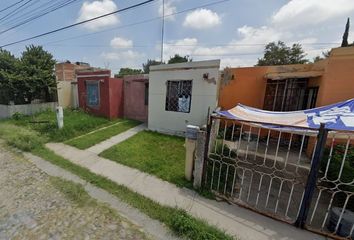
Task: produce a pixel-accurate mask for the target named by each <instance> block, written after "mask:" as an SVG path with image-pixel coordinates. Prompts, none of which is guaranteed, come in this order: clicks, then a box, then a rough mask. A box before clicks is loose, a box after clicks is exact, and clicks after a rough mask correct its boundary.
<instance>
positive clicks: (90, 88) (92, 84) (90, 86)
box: [86, 81, 100, 107]
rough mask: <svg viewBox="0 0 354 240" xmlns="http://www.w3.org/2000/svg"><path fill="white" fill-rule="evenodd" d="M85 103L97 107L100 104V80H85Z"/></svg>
mask: <svg viewBox="0 0 354 240" xmlns="http://www.w3.org/2000/svg"><path fill="white" fill-rule="evenodd" d="M86 92H87V105H88V106H90V107H97V106H98V105H99V104H100V82H99V81H86Z"/></svg>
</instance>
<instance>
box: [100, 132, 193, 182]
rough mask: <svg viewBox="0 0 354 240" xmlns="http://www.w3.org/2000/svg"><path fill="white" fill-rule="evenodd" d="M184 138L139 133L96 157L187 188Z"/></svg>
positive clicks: (153, 133) (154, 133)
mask: <svg viewBox="0 0 354 240" xmlns="http://www.w3.org/2000/svg"><path fill="white" fill-rule="evenodd" d="M184 141H185V140H184V138H181V137H175V136H169V135H165V134H160V133H156V132H151V131H143V132H140V133H138V134H136V135H134V136H133V137H131V138H129V139H128V140H126V141H124V142H122V143H120V144H117V145H115V146H113V147H111V148H109V149H107V150H105V151H104V152H102V153H101V154H100V156H102V157H104V158H108V159H111V160H113V161H116V162H119V163H121V164H124V165H127V166H130V167H133V168H137V169H139V170H141V171H144V172H147V173H151V174H153V175H155V176H157V177H159V178H161V179H163V180H166V181H169V182H171V183H174V184H176V185H178V186H186V187H191V183H190V182H188V181H187V180H185V178H184V162H185V156H186V151H185V148H184V146H183V145H184Z"/></svg>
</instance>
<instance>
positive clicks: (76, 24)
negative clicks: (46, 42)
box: [0, 0, 156, 48]
mask: <svg viewBox="0 0 354 240" xmlns="http://www.w3.org/2000/svg"><path fill="white" fill-rule="evenodd" d="M29 1H31V0H29ZM153 1H156V0H147V1H144V2H141V3H138V4H135V5H132V6H129V7H126V8H122V9H119V10H116V11H113V12H110V13H107V14H103V15H100V16H98V17H94V18H90V19H88V20H84V21H81V22H78V23H74V24H70V25H68V26H65V27H61V28H57V29H55V30H52V31H49V32H45V33H41V34H38V35H35V36H33V37H29V38H25V39H21V40H19V41H15V42H12V43H7V44H5V45H2V46H0V48H3V47H7V46H11V45H14V44H17V43H21V42H26V41H28V40H32V39H35V38H39V37H43V36H46V35H49V34H53V33H56V32H60V31H63V30H66V29H69V28H72V27H75V26H78V25H81V24H84V23H87V22H92V21H94V20H97V19H100V18H104V17H107V16H110V15H113V14H116V13H120V12H123V11H127V10H130V9H133V8H136V7H140V6H142V5H145V4H148V3H150V2H153Z"/></svg>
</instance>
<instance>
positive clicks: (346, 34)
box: [341, 18, 350, 47]
mask: <svg viewBox="0 0 354 240" xmlns="http://www.w3.org/2000/svg"><path fill="white" fill-rule="evenodd" d="M349 27H350V23H349V18H348V19H347V23H346V24H345V30H344V33H343V39H342V45H341V47H348V45H349V44H348V37H349Z"/></svg>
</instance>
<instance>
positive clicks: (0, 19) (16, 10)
mask: <svg viewBox="0 0 354 240" xmlns="http://www.w3.org/2000/svg"><path fill="white" fill-rule="evenodd" d="M32 1H33V0H28V1H27V2H25V3H24V4H22V5H21V6H19V7H18V8H16V9H14V10H13V11H11V12H9V13H8V14H6V15H5V16H3V17H2V18H0V22H1V21H2V20H4V19H6V18H7V17H8V16H11V14H12V16H13V15H15V14H16V13H18V11H20V10H21V9H22V7H24V6H26V5H27V4H28V3H30V2H32Z"/></svg>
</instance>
